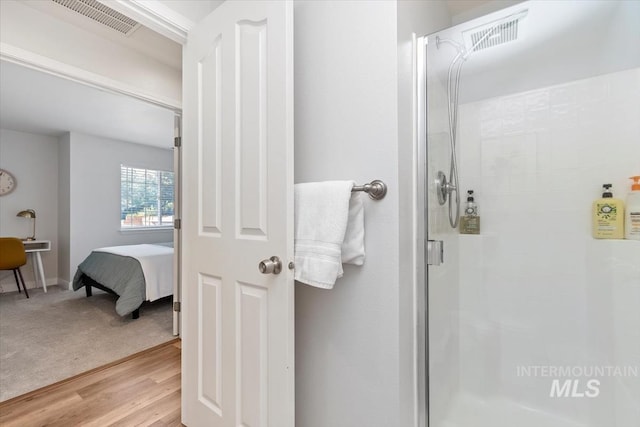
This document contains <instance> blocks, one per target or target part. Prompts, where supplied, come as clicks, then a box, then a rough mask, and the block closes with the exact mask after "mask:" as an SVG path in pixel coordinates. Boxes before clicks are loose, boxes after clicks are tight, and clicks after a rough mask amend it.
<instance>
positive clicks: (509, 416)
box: [426, 1, 640, 427]
mask: <svg viewBox="0 0 640 427" xmlns="http://www.w3.org/2000/svg"><path fill="white" fill-rule="evenodd" d="M522 9H527V14H526V17H525V18H524V19H521V20H520V21H519V22H518V26H519V28H518V29H517V36H516V38H514V39H513V40H508V41H506V42H503V43H497V42H496V45H495V46H489V47H487V48H483V49H482V50H470V45H469V43H473V42H472V41H471V42H470V41H469V40H473V38H472V37H471V34H473V33H474V32H478V31H486V29H487V28H491V27H492V26H494V25H496V23H500V22H502V21H501V20H504V18H505V17H508V16H510V15H513V14H516V13H518V12H520V11H522ZM554 17H562V19H560V18H557V19H556V18H554ZM636 19H640V4H638V3H637V2H581V3H579V4H576V3H570V2H562V1H560V2H524V3H520V4H518V5H515V6H512V7H510V8H507V9H504V10H502V11H499V12H495V13H493V14H490V15H487V16H486V17H483V18H479V19H476V20H474V21H470V22H468V23H464V24H460V25H458V26H455V27H452V28H449V29H447V30H444V31H441V32H439V33H438V34H434V35H431V36H428V37H427V39H428V43H427V45H426V92H427V101H426V102H427V106H426V108H427V153H426V203H427V218H426V222H427V232H426V234H427V238H428V239H429V240H435V241H442V242H443V248H444V262H443V263H441V264H440V265H430V266H428V267H427V282H428V284H427V289H428V291H427V292H428V307H427V316H428V336H427V340H428V371H429V374H428V390H429V393H428V412H429V425H430V427H469V426H473V427H503V426H504V427H513V426H517V427H637V426H638V425H640V240H632V239H595V238H593V237H592V231H591V221H592V218H591V210H592V202H593V201H594V200H595V199H597V198H599V197H601V194H602V193H601V188H602V185H603V184H613V190H614V197H617V198H620V199H624V198H625V197H626V195H627V193H628V192H629V191H630V185H631V181H630V180H629V179H628V178H629V177H630V176H634V175H640V142H639V141H640V121H639V120H638V117H640V55H629V52H631V51H637V44H636V43H637V42H638V41H640V30H639V29H638V26H637V25H635V24H633V22H635V21H636ZM585 29H589V31H591V34H596V33H597V34H609V35H610V36H611V38H607V39H606V40H605V39H604V38H596V37H591V36H588V34H587V32H585V31H583V30H585ZM512 30H513V29H512V28H511V29H508V28H503V27H500V28H499V31H512ZM480 34H481V35H482V34H484V33H482V32H481V33H480ZM560 36H562V37H560ZM436 37H439V38H440V39H441V40H440V43H436ZM490 37H491V35H490V36H488V37H487V39H489V38H490ZM498 37H506V36H505V35H504V34H500V35H499V36H496V37H494V38H498ZM443 40H452V41H454V42H455V43H457V44H458V45H459V46H456V44H455V43H450V42H443ZM476 40H477V39H476ZM549 40H554V42H553V43H554V44H553V49H550V47H549V45H548V42H549ZM545 43H547V44H545ZM460 46H461V48H460ZM634 46H635V47H634ZM460 49H463V50H464V49H467V50H466V52H470V53H468V57H467V60H466V62H465V63H464V65H463V68H462V72H461V75H460V87H459V90H460V93H459V99H458V101H459V105H458V125H457V141H456V150H457V160H458V166H459V186H458V187H459V188H458V191H460V192H461V194H460V198H461V203H462V206H461V214H462V215H463V214H464V207H465V203H466V202H465V200H466V192H467V191H468V190H473V191H474V195H475V202H477V204H478V210H479V215H480V220H481V222H480V233H479V234H464V233H462V232H461V230H460V228H459V227H458V228H453V227H452V226H451V225H450V223H449V218H448V211H449V209H448V206H447V204H445V205H440V203H439V201H438V197H437V194H438V186H437V178H438V172H440V171H442V172H443V173H444V174H445V175H446V176H447V178H449V176H450V156H451V149H450V145H451V144H450V128H449V120H450V112H449V110H450V108H448V105H449V100H450V98H451V94H450V92H451V91H450V90H449V94H448V79H449V68H450V65H451V63H452V61H453V59H454V57H455V56H456V55H457V54H458V53H459V52H460Z"/></svg>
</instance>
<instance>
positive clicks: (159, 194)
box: [120, 165, 173, 229]
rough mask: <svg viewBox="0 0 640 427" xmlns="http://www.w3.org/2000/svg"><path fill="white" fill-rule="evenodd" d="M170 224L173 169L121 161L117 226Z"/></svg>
mask: <svg viewBox="0 0 640 427" xmlns="http://www.w3.org/2000/svg"><path fill="white" fill-rule="evenodd" d="M171 226H173V172H168V171H159V170H152V169H140V168H132V167H130V166H125V165H120V227H121V228H123V229H131V228H156V227H171Z"/></svg>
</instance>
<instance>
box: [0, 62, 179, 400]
mask: <svg viewBox="0 0 640 427" xmlns="http://www.w3.org/2000/svg"><path fill="white" fill-rule="evenodd" d="M17 62H19V61H5V60H3V61H1V63H0V66H1V68H2V71H1V72H0V78H1V80H2V83H3V86H2V90H0V92H1V93H2V96H1V97H0V98H1V101H2V108H1V112H0V127H1V128H2V130H1V131H2V135H1V138H0V152H1V156H0V167H2V168H3V169H7V170H10V171H11V172H12V173H13V174H14V176H15V177H16V178H17V181H18V186H17V187H16V189H15V191H13V192H12V193H11V194H9V195H7V196H3V197H2V200H1V203H0V204H1V205H2V206H0V209H2V215H1V217H2V218H1V220H0V230H1V231H0V234H2V235H11V236H14V235H15V236H22V235H24V230H23V228H25V227H23V226H24V225H25V223H23V222H24V221H21V220H22V218H19V217H16V212H18V211H20V210H22V209H24V208H25V207H28V208H34V210H35V211H36V212H37V221H38V222H37V228H36V237H37V238H39V239H46V240H48V241H50V242H51V251H49V252H47V253H45V254H43V255H42V260H43V264H44V271H45V277H46V278H47V279H48V280H47V292H46V293H44V291H43V289H42V288H41V287H37V288H31V286H33V283H32V282H33V279H34V278H33V277H32V272H31V265H30V264H29V265H26V266H25V267H26V268H25V267H23V268H22V272H23V274H24V276H25V280H26V282H27V286H28V287H29V288H30V289H29V295H30V298H29V299H26V297H25V296H24V293H21V294H18V293H17V291H16V290H17V288H16V287H15V283H14V282H13V281H12V279H13V277H12V276H5V275H3V276H1V277H0V279H2V283H1V284H2V291H3V292H2V295H0V299H2V300H3V301H2V302H0V303H1V304H2V305H1V306H0V339H1V344H2V345H0V353H2V360H3V363H2V364H1V365H2V371H3V372H2V373H1V376H0V383H1V385H2V387H0V388H2V392H3V393H2V394H1V395H0V401H4V400H7V399H10V398H11V397H14V396H17V395H20V394H23V393H25V392H28V391H31V390H34V389H37V388H40V387H43V386H46V385H49V384H51V383H54V382H57V381H60V380H63V379H66V378H68V377H70V376H73V375H75V374H77V373H80V372H84V371H86V370H88V369H91V368H94V367H97V366H101V365H104V364H105V363H109V362H112V361H114V360H118V359H121V358H122V357H125V356H128V355H129V354H131V353H135V352H137V351H140V350H144V349H146V348H148V347H152V346H154V345H157V344H160V343H162V342H165V341H169V340H171V339H172V338H173V336H174V335H176V334H178V333H179V313H178V312H173V308H174V304H173V302H174V301H175V302H179V292H178V293H176V292H174V296H173V297H169V299H168V300H167V301H166V302H162V303H161V305H159V306H157V307H154V308H153V309H151V308H150V309H149V310H145V309H143V311H142V313H141V317H140V319H138V320H131V318H130V316H129V317H126V318H120V316H117V315H116V316H114V301H113V298H112V297H111V296H110V295H106V294H103V295H96V294H94V295H93V297H92V299H91V303H92V306H91V310H93V311H89V310H88V309H87V308H86V306H83V305H82V304H83V303H85V302H86V300H90V299H88V298H86V297H85V295H84V291H83V290H78V291H77V292H73V291H69V289H68V287H69V282H71V281H72V280H73V275H74V272H75V268H74V266H75V264H74V262H73V254H72V253H71V252H72V251H73V250H76V249H77V250H76V252H77V254H76V255H77V256H79V257H81V258H82V257H84V256H86V255H87V254H88V253H87V250H86V249H83V246H82V244H83V243H84V242H79V243H78V240H77V237H76V240H75V241H74V240H73V239H74V237H73V236H72V233H70V232H69V229H68V228H67V227H72V228H73V227H77V226H78V224H84V222H83V218H86V219H87V221H86V222H91V223H92V224H93V225H92V230H93V231H92V232H91V234H92V236H93V237H95V238H96V239H103V240H100V241H99V242H98V241H96V242H94V243H91V246H90V248H95V247H102V246H109V245H113V244H114V243H115V242H114V241H113V240H109V239H111V237H109V236H110V235H107V234H105V233H106V231H107V230H109V231H113V233H112V236H116V238H117V237H118V236H121V237H123V238H124V239H128V241H133V239H134V238H135V235H134V233H136V232H125V231H122V230H120V227H119V223H120V218H119V216H118V214H117V213H116V214H115V215H113V214H114V210H115V211H116V212H117V210H118V209H119V206H118V205H119V204H120V203H119V198H120V196H119V193H120V190H119V188H118V186H119V185H120V183H119V182H120V181H119V179H120V166H119V165H120V163H117V164H116V166H115V169H114V167H112V166H113V164H111V163H110V161H111V157H110V156H115V155H116V154H119V153H120V154H121V153H123V152H125V151H127V149H128V148H131V150H132V151H137V152H140V153H141V156H142V157H143V158H144V157H145V156H146V157H147V158H149V157H153V154H151V155H149V154H147V153H157V152H160V151H164V152H166V153H168V165H169V166H168V167H169V168H174V167H175V165H177V166H178V168H177V169H175V170H174V172H175V175H176V179H175V184H174V185H175V198H176V204H175V206H174V216H175V217H176V219H179V212H180V211H179V200H180V184H179V183H180V181H181V179H180V170H179V164H180V160H179V156H180V150H179V148H178V149H176V148H174V147H173V145H174V143H175V142H174V136H175V129H176V128H179V114H180V111H179V110H176V109H170V108H167V107H166V106H163V107H160V106H158V105H155V104H153V103H149V102H147V101H145V100H141V99H139V98H135V97H132V96H130V95H127V94H123V93H120V92H117V91H113V90H111V91H110V90H107V89H105V88H100V89H97V88H96V87H95V85H90V84H86V82H85V83H81V82H78V81H77V79H65V78H61V77H60V76H57V75H52V74H53V72H52V71H51V70H48V69H46V68H43V69H41V68H38V67H34V66H30V67H25V66H23V65H24V64H20V63H17ZM13 78H15V79H16V80H13ZM52 80H56V81H57V82H58V83H56V84H59V85H60V86H59V87H57V89H56V88H53V87H49V84H50V83H51V81H52ZM73 80H75V81H73ZM5 83H6V85H5ZM88 92H91V93H92V94H88ZM30 98H35V101H36V103H35V104H29V102H30V101H29V99H30ZM17 99H19V102H18V101H16V100H17ZM82 100H86V101H87V104H86V105H85V104H81V102H80V101H82ZM53 101H55V102H53ZM65 102H71V103H72V104H73V103H75V105H74V106H73V107H70V106H69V105H67V104H65ZM95 105H100V107H97V108H99V111H95V110H94V111H93V112H91V113H90V111H91V108H93V106H95ZM149 105H151V106H152V107H153V108H148V106H149ZM14 107H15V109H14ZM47 107H49V111H48V112H45V111H44V109H46V108H47ZM25 110H26V111H30V112H31V114H26V113H24V111H25ZM109 110H110V111H113V112H120V114H121V115H120V117H119V118H113V117H111V116H109V115H108V114H107V112H108V111H109ZM160 110H162V111H160ZM67 111H68V112H71V114H72V115H74V116H82V117H85V122H86V123H85V125H87V126H94V128H82V127H80V126H79V125H77V124H76V125H74V124H72V122H70V121H69V120H71V119H70V118H69V117H67V116H65V112H67ZM105 111H106V112H105ZM154 111H155V112H156V113H158V112H159V116H158V117H157V118H159V119H160V120H161V121H162V122H163V124H162V125H161V126H162V128H163V129H166V132H165V133H166V135H167V137H166V148H157V147H150V148H149V150H147V148H145V146H144V144H143V143H142V141H141V139H140V138H142V137H141V136H140V134H141V133H144V132H141V131H139V130H136V129H135V128H132V129H129V134H128V136H118V135H116V134H103V133H102V130H104V128H114V126H113V125H112V123H114V122H118V123H122V126H117V127H120V128H124V127H126V126H125V125H126V123H123V122H133V123H143V122H144V123H146V122H145V121H144V120H142V119H141V118H139V117H138V116H137V114H138V113H141V114H143V115H146V117H147V119H149V117H150V116H153V115H154ZM87 117H88V118H87ZM91 117H93V118H95V120H94V121H92V119H91ZM34 118H37V121H35V120H34ZM51 123H54V124H55V125H56V126H59V127H57V128H56V127H54V125H52V124H51ZM117 127H116V128H117ZM151 127H153V126H151ZM94 129H95V130H94ZM70 130H72V131H71V132H69V131H70ZM121 130H122V129H121ZM148 136H149V137H150V138H152V139H153V138H156V139H157V138H160V136H158V135H155V136H154V135H152V134H149V135H148ZM129 139H133V141H131V143H129V142H128V141H125V140H129ZM125 142H126V144H125ZM100 147H101V148H100ZM94 148H95V149H99V150H100V151H94ZM69 149H72V150H75V151H73V154H74V155H79V156H80V155H81V156H85V155H86V156H88V157H86V161H85V162H81V163H84V166H86V167H83V165H82V164H80V165H79V166H80V167H82V169H79V170H80V172H81V175H80V176H82V177H83V178H81V179H78V175H75V174H74V173H71V172H70V170H71V169H70V166H69V156H66V155H65V154H64V153H67V154H68V153H69V151H68V150H69ZM76 149H77V150H76ZM119 161H120V160H118V162H119ZM76 166H78V165H76ZM103 166H104V167H106V168H107V169H109V170H110V171H111V172H113V171H115V175H111V172H109V173H110V174H109V175H105V174H103ZM92 172H95V175H96V177H95V178H96V179H95V180H90V179H89V178H87V177H89V176H92V175H91V174H92ZM112 178H115V181H114V180H113V179H112ZM60 179H62V180H63V181H65V182H66V183H68V184H71V183H73V185H74V187H75V188H76V189H78V188H81V187H86V188H88V189H91V186H92V185H93V186H94V187H93V191H92V194H93V196H91V197H95V198H96V199H97V202H95V203H97V205H96V206H97V207H96V209H95V211H94V212H89V213H87V214H86V215H85V214H82V215H80V217H76V218H74V219H73V221H70V222H71V224H69V223H65V221H61V220H60V219H61V218H63V217H64V213H61V212H62V211H64V210H67V211H71V212H75V213H77V212H84V211H83V210H82V207H81V206H76V205H74V203H75V202H73V201H72V202H70V201H69V198H68V197H69V195H62V193H61V190H60V188H62V187H61V186H60V185H59V184H60V182H59V181H60ZM100 182H102V183H109V186H108V188H107V187H106V186H96V185H98V184H97V183H100ZM41 193H42V194H41ZM61 195H62V197H61ZM113 195H115V197H116V199H115V201H113V200H112V201H113V202H114V203H112V205H113V206H111V205H110V206H109V207H107V208H102V205H100V204H99V203H100V200H103V199H107V198H110V197H112V196H113ZM71 197H72V198H73V197H74V196H73V195H71ZM76 199H77V200H80V199H82V197H78V198H76ZM92 200H93V199H91V198H89V199H87V200H86V202H87V203H85V205H91V204H92V203H93V201H92ZM109 200H111V199H109ZM114 208H115V209H114ZM104 217H108V218H109V219H108V221H109V222H108V223H103V222H101V221H102V219H103V218H104ZM77 229H78V228H77ZM164 233H165V234H166V235H167V236H168V238H166V237H163V238H162V240H160V239H161V237H160V236H158V238H157V239H158V241H165V240H166V241H168V240H174V244H175V245H177V247H179V242H180V240H179V239H180V234H179V230H174V229H173V227H169V228H168V229H167V230H166V231H165V232H164ZM80 234H81V235H82V236H83V237H86V233H85V232H84V231H83V232H82V233H80ZM137 235H138V236H151V235H153V232H152V231H140V232H137ZM74 242H75V243H74ZM70 248H71V249H70ZM74 248H75V249H74ZM81 260H82V259H80V261H81ZM80 261H77V262H80ZM173 264H174V266H177V267H179V261H178V260H177V259H176V257H175V256H174V257H173ZM9 273H11V272H9ZM178 278H179V271H177V272H176V273H175V275H174V279H175V280H177V279H178ZM30 282H31V283H30ZM30 285H31V286H30ZM173 289H178V291H179V284H178V283H176V282H173ZM5 300H6V301H5ZM74 310H76V311H75V314H74V315H72V316H71V317H68V318H67V317H65V316H66V315H68V314H71V313H72V312H73V311H74ZM145 312H146V313H147V314H145ZM170 312H171V313H170ZM163 313H166V314H163ZM19 316H21V317H19ZM9 318H13V319H14V320H16V322H13V321H11V320H9ZM19 319H21V320H19ZM91 321H97V323H96V324H101V325H103V326H106V327H108V328H110V329H111V330H112V332H115V333H114V334H113V335H110V336H109V338H107V334H103V333H101V332H100V330H99V328H97V327H96V328H94V327H93V326H89V325H90V324H91V323H87V322H91ZM12 322H13V323H12ZM83 324H84V326H81V325H83ZM12 325H13V326H12ZM154 328H155V329H154ZM125 330H128V331H130V332H125ZM8 331H10V332H11V334H8V333H5V332H8ZM91 331H93V332H91ZM13 332H15V334H14V333H13ZM56 332H60V333H61V336H60V337H57V336H56ZM39 334H41V335H39ZM100 339H103V344H104V347H105V348H108V349H110V350H114V352H113V353H108V352H104V353H103V354H101V355H99V356H98V357H96V358H95V359H92V358H93V357H94V350H97V349H99V348H100V346H101V345H102V344H100V342H99V341H100ZM127 343H133V344H134V345H132V346H130V345H129V344H127ZM58 344H60V345H61V349H59V348H58V347H56V346H57V345H58ZM65 348H66V349H67V350H69V354H67V356H66V357H64V359H65V360H64V361H62V362H61V363H60V364H59V365H58V364H56V357H57V356H60V355H62V354H63V351H66V350H65ZM21 351H25V352H26V353H25V357H20V356H19V355H20V354H21V353H20V352H21ZM14 353H15V354H16V358H15V359H16V360H17V359H21V358H22V359H23V360H22V364H21V365H20V364H19V365H11V364H9V363H8V360H7V358H5V356H6V355H10V354H14ZM96 353H97V352H96ZM69 361H71V363H69ZM67 367H68V368H70V370H67ZM5 368H6V372H5V371H4V369H5ZM16 384H20V387H17V388H15V387H14V385H16ZM5 392H7V393H8V394H7V393H5Z"/></svg>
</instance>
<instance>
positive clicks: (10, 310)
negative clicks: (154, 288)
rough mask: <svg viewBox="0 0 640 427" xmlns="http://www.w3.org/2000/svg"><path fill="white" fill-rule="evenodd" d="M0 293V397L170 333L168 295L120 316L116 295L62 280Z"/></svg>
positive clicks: (138, 348) (158, 340) (166, 338)
mask: <svg viewBox="0 0 640 427" xmlns="http://www.w3.org/2000/svg"><path fill="white" fill-rule="evenodd" d="M47 290H48V292H47V293H46V294H45V293H44V292H43V291H42V289H33V290H31V289H29V296H30V297H31V298H29V299H26V298H25V297H24V294H23V293H22V294H19V293H18V292H8V293H2V294H0V401H4V400H7V399H10V398H12V397H14V396H18V395H21V394H24V393H26V392H28V391H31V390H35V389H37V388H40V387H44V386H46V385H49V384H52V383H54V382H56V381H60V380H63V379H65V378H68V377H70V376H73V375H76V374H79V373H81V372H84V371H87V370H89V369H92V368H96V367H98V366H101V365H104V364H106V363H109V362H112V361H114V360H117V359H120V358H122V357H125V356H128V355H130V354H133V353H136V352H138V351H141V350H144V349H146V348H149V347H153V346H154V345H157V344H161V343H163V342H166V341H169V340H171V339H172V338H173V335H172V331H173V326H172V321H173V320H172V313H171V297H169V298H164V299H162V300H159V301H155V302H153V303H145V304H143V306H142V307H141V308H140V318H139V319H136V320H132V319H131V316H127V317H120V316H118V314H117V313H116V311H115V298H116V297H115V296H113V295H109V294H107V293H104V292H102V291H100V290H97V289H94V290H93V296H92V297H90V298H86V296H85V292H84V289H81V290H79V291H77V292H73V291H69V290H67V289H66V287H65V288H62V287H60V286H49V287H47Z"/></svg>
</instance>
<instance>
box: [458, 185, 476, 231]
mask: <svg viewBox="0 0 640 427" xmlns="http://www.w3.org/2000/svg"><path fill="white" fill-rule="evenodd" d="M460 234H480V215H478V205H476V202H475V201H474V199H473V190H469V191H467V206H466V207H465V209H464V215H462V217H460Z"/></svg>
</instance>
